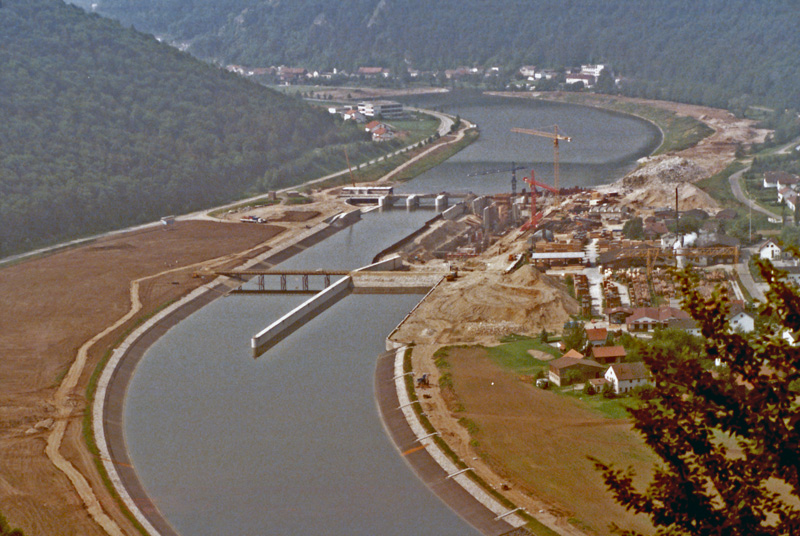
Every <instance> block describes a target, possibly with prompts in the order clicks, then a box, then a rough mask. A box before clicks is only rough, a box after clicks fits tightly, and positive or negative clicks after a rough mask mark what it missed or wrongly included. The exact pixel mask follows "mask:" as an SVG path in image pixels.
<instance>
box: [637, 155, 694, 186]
mask: <svg viewBox="0 0 800 536" xmlns="http://www.w3.org/2000/svg"><path fill="white" fill-rule="evenodd" d="M639 163H640V166H639V167H638V168H637V169H636V170H634V171H632V172H630V173H628V174H627V175H626V176H625V177H623V178H622V186H623V187H625V188H641V187H643V186H648V185H649V184H651V183H653V182H656V183H659V182H660V183H667V184H675V183H683V182H694V181H696V180H700V179H702V178H703V177H704V176H705V172H704V170H703V168H701V167H700V166H698V165H697V164H695V163H694V162H692V161H691V160H687V159H686V158H683V157H680V156H672V155H664V156H655V157H649V158H642V159H641V160H639Z"/></svg>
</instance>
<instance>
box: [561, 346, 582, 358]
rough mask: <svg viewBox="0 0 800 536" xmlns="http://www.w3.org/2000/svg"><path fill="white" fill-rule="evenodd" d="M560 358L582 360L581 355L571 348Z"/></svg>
mask: <svg viewBox="0 0 800 536" xmlns="http://www.w3.org/2000/svg"><path fill="white" fill-rule="evenodd" d="M561 357H571V358H572V359H583V357H584V356H583V354H582V353H580V352H579V351H577V350H576V349H575V348H572V349H571V350H570V351H569V352H567V353H566V354H564V355H562V356H561Z"/></svg>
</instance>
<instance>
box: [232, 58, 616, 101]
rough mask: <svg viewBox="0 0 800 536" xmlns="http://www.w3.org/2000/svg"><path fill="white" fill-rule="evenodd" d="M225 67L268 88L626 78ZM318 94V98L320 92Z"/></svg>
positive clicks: (542, 83) (546, 86)
mask: <svg viewBox="0 0 800 536" xmlns="http://www.w3.org/2000/svg"><path fill="white" fill-rule="evenodd" d="M225 69H226V70H228V71H230V72H233V73H237V74H239V75H242V76H245V77H248V78H253V79H256V80H258V81H259V82H261V83H265V84H283V85H302V84H319V85H323V86H324V85H330V86H341V85H343V84H352V83H366V84H371V85H375V84H378V85H380V84H400V85H404V84H412V83H422V84H431V85H437V84H438V85H448V84H455V83H466V84H475V85H481V84H482V85H489V86H492V87H493V88H506V89H516V90H534V89H537V90H555V89H562V90H567V91H579V90H581V89H594V88H595V87H597V85H598V83H599V84H600V85H601V87H602V89H603V90H604V91H608V90H609V89H613V88H614V87H616V86H617V85H619V84H622V83H624V82H625V80H624V79H623V78H621V77H619V76H615V75H614V72H613V70H612V68H611V67H610V66H608V65H605V64H583V65H580V66H574V67H569V68H565V69H560V70H556V69H549V68H541V67H537V66H535V65H523V66H521V67H519V68H518V69H516V70H514V71H508V70H507V69H504V68H501V67H498V66H489V67H467V66H458V67H456V68H454V69H443V70H436V71H422V70H418V69H414V68H412V67H407V68H406V69H405V70H404V71H399V72H398V70H397V69H389V68H385V67H374V66H362V67H358V68H357V69H355V70H352V71H347V70H341V69H336V68H334V69H332V70H330V71H321V70H317V69H313V68H310V69H306V68H304V67H290V66H284V65H281V66H277V67H275V66H271V67H248V66H244V65H237V64H229V65H226V66H225ZM317 93H318V94H317ZM317 93H315V96H316V97H317V98H323V99H325V98H328V96H327V94H326V92H325V91H319V92H317Z"/></svg>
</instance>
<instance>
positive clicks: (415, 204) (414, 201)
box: [406, 194, 419, 210]
mask: <svg viewBox="0 0 800 536" xmlns="http://www.w3.org/2000/svg"><path fill="white" fill-rule="evenodd" d="M406 208H407V209H408V210H411V209H414V208H419V197H417V196H416V195H415V194H411V195H409V196H408V197H406Z"/></svg>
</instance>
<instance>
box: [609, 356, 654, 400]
mask: <svg viewBox="0 0 800 536" xmlns="http://www.w3.org/2000/svg"><path fill="white" fill-rule="evenodd" d="M604 377H605V379H606V381H607V382H608V383H609V384H611V388H612V389H613V390H614V392H615V393H616V394H622V393H628V392H630V391H633V390H634V389H636V388H637V387H639V386H642V385H646V384H647V383H649V378H650V373H649V372H648V370H647V367H645V365H644V363H642V362H636V363H615V364H613V365H611V366H610V367H608V370H606V373H605V374H604Z"/></svg>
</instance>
